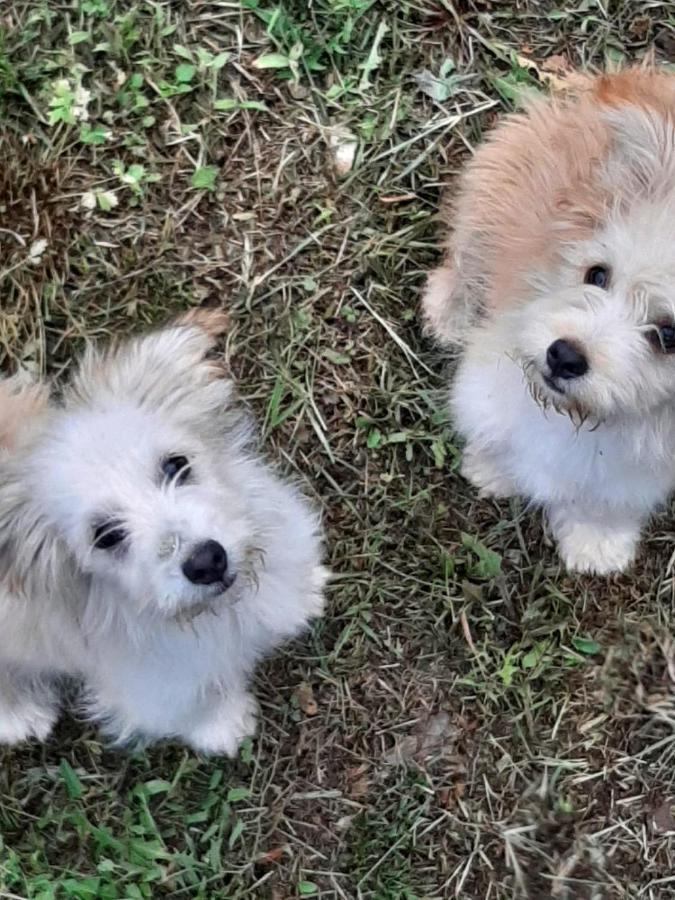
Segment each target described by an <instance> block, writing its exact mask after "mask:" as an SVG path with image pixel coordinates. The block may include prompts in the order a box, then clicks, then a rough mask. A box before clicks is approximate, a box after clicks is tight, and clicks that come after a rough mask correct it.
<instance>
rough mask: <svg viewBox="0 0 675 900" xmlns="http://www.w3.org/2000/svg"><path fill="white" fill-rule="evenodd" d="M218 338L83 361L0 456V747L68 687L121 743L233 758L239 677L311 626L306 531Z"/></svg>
mask: <svg viewBox="0 0 675 900" xmlns="http://www.w3.org/2000/svg"><path fill="white" fill-rule="evenodd" d="M221 326H222V316H221V314H220V313H217V312H207V311H203V312H201V313H198V314H196V315H193V316H188V317H186V318H185V319H184V320H182V321H180V322H179V323H177V324H175V325H174V326H172V327H168V328H164V329H162V330H159V331H157V332H155V333H151V334H148V335H145V336H142V337H139V338H136V339H134V340H131V341H128V342H127V343H124V344H122V345H121V346H120V347H119V348H117V349H113V350H109V351H107V352H103V353H99V352H95V351H90V352H89V353H88V354H87V355H86V356H85V358H84V360H83V361H82V363H81V364H80V366H79V369H78V371H77V372H76V374H75V376H74V379H73V381H72V384H71V385H70V387H69V388H68V389H67V390H66V393H65V395H64V397H63V400H62V402H61V404H59V406H58V407H55V408H53V409H51V410H50V412H49V413H48V415H46V416H45V417H44V419H43V421H42V422H41V424H40V427H39V428H38V429H37V430H36V432H35V434H34V435H32V436H31V438H30V440H28V441H27V442H25V443H24V445H23V446H22V447H21V451H20V452H16V453H12V454H7V456H6V458H4V459H3V460H1V461H0V564H1V566H2V570H1V571H0V578H1V581H0V741H4V742H9V743H13V742H16V741H19V740H22V739H24V738H27V737H31V736H34V737H38V738H44V737H46V736H47V734H48V733H49V731H50V729H51V727H52V725H53V723H54V721H55V718H56V716H57V696H56V694H55V691H54V681H55V679H56V678H58V676H59V675H60V674H72V675H75V676H79V677H81V678H82V679H83V680H84V683H85V687H86V691H87V699H88V703H87V709H88V711H89V713H90V714H91V715H92V717H94V718H96V719H98V720H100V721H102V722H103V724H104V726H105V728H106V729H107V731H108V732H109V733H110V734H111V735H112V736H113V737H114V738H116V739H117V740H120V741H128V740H135V739H137V738H141V739H158V738H176V739H179V740H182V741H185V742H186V743H188V744H190V745H191V746H192V747H194V748H196V749H197V750H200V751H203V752H205V753H225V754H230V755H231V754H234V753H236V751H237V747H238V746H239V744H240V742H241V740H242V739H243V738H244V737H246V736H247V735H250V734H252V733H253V731H254V723H255V710H256V704H255V701H254V699H253V697H252V695H251V693H250V691H249V686H248V685H249V680H250V676H251V673H252V671H253V668H254V666H255V664H256V663H257V662H258V661H259V660H260V659H261V658H262V657H263V656H265V655H266V654H268V653H269V652H270V651H272V650H273V649H274V648H276V647H277V646H278V645H279V644H280V643H281V642H282V641H284V640H286V639H288V638H291V637H293V636H294V635H297V634H298V633H300V632H301V631H303V630H304V629H305V628H306V627H307V624H308V622H309V620H310V619H311V618H312V617H314V616H317V615H319V614H320V613H321V609H322V605H323V596H322V594H323V586H324V582H325V579H326V571H325V569H324V568H323V567H322V566H321V552H322V551H321V536H320V531H319V523H318V519H317V517H316V515H315V514H314V512H313V511H312V510H311V509H310V508H309V506H308V504H307V502H306V501H305V500H304V499H303V498H302V497H301V495H300V494H299V493H298V492H297V491H296V490H295V489H294V488H293V487H291V486H290V485H289V484H288V483H286V482H284V481H282V480H281V479H280V478H279V477H278V476H277V475H275V474H274V473H273V471H272V470H271V468H270V467H269V466H268V465H266V464H265V463H264V462H263V461H262V460H261V459H260V457H259V456H258V455H257V454H256V453H255V452H254V450H253V449H252V446H251V441H250V430H249V427H248V424H247V422H246V421H245V419H244V417H243V416H242V414H241V412H240V411H239V409H238V407H237V405H236V403H235V401H234V396H233V386H232V382H231V381H230V380H229V379H228V378H226V377H225V374H224V372H223V370H222V367H221V366H220V365H219V363H218V362H217V361H215V360H213V359H211V358H210V352H211V350H212V349H213V346H214V333H215V332H216V331H218V330H219V329H220V327H221Z"/></svg>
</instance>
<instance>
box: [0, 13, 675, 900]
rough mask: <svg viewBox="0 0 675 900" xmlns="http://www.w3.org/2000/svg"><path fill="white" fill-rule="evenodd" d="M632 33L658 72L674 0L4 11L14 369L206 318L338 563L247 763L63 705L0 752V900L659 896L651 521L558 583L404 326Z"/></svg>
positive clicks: (529, 526) (660, 580)
mask: <svg viewBox="0 0 675 900" xmlns="http://www.w3.org/2000/svg"><path fill="white" fill-rule="evenodd" d="M608 9H609V10H610V12H609V13H608ZM646 53H654V54H655V56H656V59H657V60H667V59H669V58H670V59H673V58H675V11H674V9H673V5H672V3H669V2H662V3H659V2H649V3H640V4H638V3H630V2H621V0H616V2H612V3H605V2H602V0H578V2H571V3H567V4H562V5H560V6H559V5H558V4H554V3H548V2H530V3H527V2H520V3H505V2H492V3H490V2H480V0H475V2H472V0H456V2H449V0H416V2H413V0H391V2H371V0H314V2H306V0H305V2H303V0H295V2H277V3H275V0H245V2H243V3H242V4H240V3H236V2H228V0H213V2H208V0H203V2H200V0H193V2H182V3H181V2H162V0H158V2H144V0H136V2H131V0H73V2H62V3H59V2H52V0H50V2H47V0H25V2H22V0H5V2H4V3H3V4H2V6H1V7H0V129H1V130H0V149H1V151H2V156H1V159H0V282H1V283H0V291H1V297H2V300H1V303H2V316H1V318H0V355H1V356H2V362H3V366H4V368H5V369H6V370H7V371H12V370H14V369H16V367H17V366H18V365H23V366H25V367H28V368H33V369H35V370H37V371H48V372H50V373H53V374H62V373H63V370H65V369H66V368H67V366H68V364H69V361H70V359H71V358H72V355H73V354H74V353H76V352H77V351H79V350H80V348H81V347H82V346H83V343H84V341H85V340H86V339H87V338H95V339H103V340H105V339H108V338H109V337H110V336H112V335H114V334H120V333H126V332H132V331H136V330H139V329H142V328H143V327H144V326H145V325H146V324H149V323H154V322H161V321H164V320H165V319H166V318H167V317H168V316H170V315H171V313H172V312H174V311H178V310H182V309H185V308H187V307H189V306H191V305H194V304H197V303H200V302H211V303H224V304H225V305H226V306H228V307H229V308H230V309H231V311H232V321H233V325H232V331H231V333H230V335H229V337H228V341H227V353H228V355H229V359H230V362H231V366H232V368H233V370H234V372H235V373H236V375H237V377H238V378H239V380H240V383H241V386H242V391H243V393H244V395H245V397H246V398H247V401H248V402H249V404H250V405H251V407H252V408H253V409H254V410H255V412H256V413H257V415H258V417H259V421H260V423H261V426H262V437H263V441H264V443H265V446H266V447H267V448H268V451H269V453H270V455H271V456H272V457H274V458H276V459H277V460H278V461H279V463H280V465H281V466H282V467H283V468H284V469H285V470H286V471H287V472H289V473H293V474H295V475H296V476H299V477H300V478H302V479H304V481H305V484H306V486H307V490H308V492H309V493H310V494H312V495H313V496H314V497H315V498H316V500H317V502H318V503H320V504H321V505H322V507H323V509H324V516H325V522H326V527H327V530H328V539H329V547H330V557H331V561H332V566H333V568H334V570H335V573H336V577H335V580H334V582H333V586H332V588H331V591H330V603H329V613H328V615H327V617H326V619H325V621H323V622H322V623H320V624H319V625H317V627H316V628H315V630H314V632H313V634H312V635H311V636H309V637H307V639H305V640H303V641H300V642H298V643H296V644H295V645H294V646H292V647H290V648H288V650H287V651H286V652H285V653H284V654H282V655H281V656H280V657H279V658H277V659H275V660H274V661H272V662H270V663H269V664H268V665H267V666H266V667H265V668H264V669H263V670H262V671H261V673H260V677H259V680H258V685H257V690H258V694H259V696H260V698H261V701H262V706H263V710H264V720H263V722H262V726H261V733H260V736H259V737H258V738H257V739H256V740H255V741H254V742H253V744H252V745H251V746H248V747H245V748H244V750H243V752H242V756H241V760H240V761H238V762H237V763H235V764H229V763H227V762H223V761H220V760H217V761H205V760H200V759H197V758H195V756H194V755H192V754H191V753H187V752H185V751H184V750H183V749H181V748H179V747H165V748H160V749H156V750H153V751H152V752H148V753H146V754H140V755H136V756H125V755H123V754H119V753H116V752H113V751H111V750H109V749H106V748H105V747H104V746H102V745H101V743H100V742H99V740H98V738H97V735H96V733H95V732H94V731H93V730H91V729H88V728H87V727H86V726H83V725H82V724H81V723H78V722H76V721H74V720H73V719H67V718H66V719H64V721H63V722H62V724H61V725H60V726H59V728H58V731H57V733H56V735H55V736H54V738H53V739H52V740H51V741H50V742H49V744H48V745H47V746H45V747H39V746H35V747H23V748H21V749H19V750H16V751H14V752H6V751H5V752H3V753H2V754H1V760H2V762H1V766H0V896H1V897H30V898H44V900H46V898H65V897H76V898H94V897H101V898H134V897H152V898H155V897H186V898H236V897H244V896H251V897H262V898H265V897H269V898H274V900H283V898H291V897H298V896H314V895H316V896H321V897H325V898H338V897H341V898H352V897H363V898H374V900H394V898H408V900H411V898H422V897H424V898H441V897H461V898H469V900H483V898H485V900H488V898H489V900H501V898H511V897H518V896H529V897H532V898H536V900H544V898H549V897H551V898H581V900H584V898H589V900H590V898H624V900H635V898H638V897H646V898H651V900H655V898H667V897H671V896H673V892H674V891H675V883H674V882H673V878H674V877H675V876H673V875H672V874H671V873H672V871H673V861H674V860H673V856H674V854H673V840H672V837H671V835H672V834H673V833H675V818H674V817H673V814H672V812H671V801H673V800H674V798H675V784H674V783H673V780H674V779H673V774H672V769H673V757H674V756H675V648H674V647H673V644H672V639H671V637H670V634H671V626H672V619H673V600H674V597H673V576H672V573H671V570H670V567H669V561H670V556H671V553H672V548H673V525H672V519H671V518H669V517H668V516H664V517H663V518H662V519H661V520H660V521H658V522H656V523H655V525H654V527H653V529H652V530H651V531H650V533H649V535H648V537H647V539H646V541H645V543H644V551H643V554H642V556H641V558H640V560H639V565H638V567H637V570H636V573H635V574H634V575H633V576H631V577H625V578H619V579H616V580H614V581H606V580H600V579H598V580H593V579H589V578H573V577H569V576H565V575H564V574H562V573H561V571H560V569H559V567H558V562H557V559H556V557H555V555H554V554H553V553H552V550H551V547H550V544H549V543H547V542H546V540H545V538H544V535H543V533H542V528H541V520H540V517H539V515H538V514H536V513H532V512H530V511H527V510H524V509H523V508H522V507H521V506H520V505H519V504H518V503H516V502H513V503H511V504H509V503H502V504H496V503H492V502H483V501H481V502H479V501H477V500H476V497H475V495H474V494H473V492H472V491H471V490H470V489H469V488H468V487H467V485H466V484H465V483H463V482H462V480H461V479H460V478H459V476H458V475H457V473H456V469H457V465H458V461H459V449H458V448H457V447H456V446H455V444H454V443H453V439H452V435H451V433H450V431H449V430H448V428H447V426H446V425H445V424H444V423H443V418H442V416H440V415H438V413H437V410H438V409H440V408H441V405H442V401H441V397H440V391H441V388H442V385H443V377H442V375H443V369H444V362H443V360H442V359H441V357H440V356H439V355H438V354H437V353H435V352H434V351H433V349H432V348H431V347H430V346H429V345H428V344H427V343H425V342H424V340H423V339H422V338H421V337H420V328H419V319H418V292H419V287H420V284H421V282H422V279H423V273H424V271H425V270H426V269H427V268H428V267H429V266H430V265H431V264H432V263H433V262H434V260H435V258H436V250H435V247H436V242H435V239H436V233H437V228H436V222H435V215H436V212H437V209H438V203H439V196H440V188H441V183H442V182H443V181H444V180H445V179H447V178H448V177H451V176H453V175H454V174H455V173H456V172H457V170H458V167H459V166H460V164H461V162H462V160H463V159H464V158H465V157H466V155H467V153H468V152H469V149H470V147H471V146H472V145H473V144H475V143H476V142H477V141H478V140H480V137H481V134H482V133H483V131H484V129H485V128H486V127H487V126H488V125H489V124H490V122H491V121H492V120H493V118H494V117H495V116H496V115H497V114H499V113H500V112H502V111H503V110H504V109H505V108H508V107H509V105H510V103H511V101H512V99H513V97H514V95H515V94H516V93H517V92H518V91H519V90H520V89H521V88H522V87H523V85H529V86H530V87H532V88H533V89H545V88H546V87H548V86H550V85H551V84H553V85H554V84H555V81H556V79H557V78H559V77H560V76H561V75H563V74H564V72H565V70H566V69H567V68H568V66H569V65H570V64H572V65H586V66H601V65H604V64H609V65H615V64H617V63H620V62H621V61H622V60H623V59H626V58H628V59H633V58H641V57H643V56H644V55H645V54H646ZM85 111H86V113H88V119H86V120H85V119H84V118H83V116H84V114H85ZM351 140H353V141H355V142H356V143H357V147H356V148H355V149H356V155H355V157H354V159H353V160H350V158H349V156H350V154H349V149H350V148H349V142H350V141H351ZM345 143H346V144H347V147H345V146H344V144H345ZM336 144H337V145H340V144H341V145H342V148H341V149H340V150H339V155H340V156H341V157H342V158H343V168H344V169H345V170H347V171H346V172H345V173H343V174H342V175H340V174H339V173H338V172H337V171H336V166H335V149H336Z"/></svg>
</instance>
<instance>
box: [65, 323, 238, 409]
mask: <svg viewBox="0 0 675 900" xmlns="http://www.w3.org/2000/svg"><path fill="white" fill-rule="evenodd" d="M226 326H227V317H226V316H225V314H224V312H223V311H222V310H216V309H196V310H192V311H191V312H189V313H186V314H184V315H183V316H181V317H179V318H178V319H176V320H175V321H174V322H172V323H170V324H169V325H167V326H165V327H163V328H159V329H157V330H155V331H150V332H148V333H146V334H144V335H140V336H139V337H134V338H131V339H129V340H127V341H125V342H122V343H120V344H118V345H117V346H115V347H113V348H111V349H108V350H105V351H102V352H101V351H97V350H95V349H92V348H90V349H89V350H88V351H87V352H86V353H85V355H84V357H83V359H82V361H81V363H80V365H79V367H78V369H77V371H76V373H75V375H74V377H73V380H72V382H71V387H70V390H69V392H68V393H67V394H66V402H67V403H68V402H70V403H75V404H77V403H86V404H89V405H91V404H92V403H104V404H105V403H106V402H109V401H111V400H115V401H123V400H127V401H128V402H132V403H135V404H137V405H139V406H142V407H145V408H148V409H152V410H154V411H156V412H159V413H161V412H162V411H166V412H169V411H172V412H173V411H174V410H175V409H176V408H180V407H181V406H186V407H187V405H188V404H189V402H190V398H192V397H194V394H195V392H196V391H201V389H202V388H205V387H207V386H208V385H210V384H211V383H212V382H213V381H214V380H219V381H221V384H220V386H219V388H218V390H217V391H216V390H215V389H214V391H213V393H214V394H215V393H218V394H219V397H218V403H219V404H220V405H221V406H222V404H223V403H225V402H227V400H228V398H229V394H230V392H231V386H230V384H229V382H228V381H227V380H226V379H225V376H226V372H225V369H224V365H223V362H222V360H220V359H218V358H214V356H213V351H214V349H215V347H216V344H217V338H218V336H219V335H220V334H222V333H223V331H224V330H225V329H226Z"/></svg>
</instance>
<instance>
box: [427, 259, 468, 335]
mask: <svg viewBox="0 0 675 900" xmlns="http://www.w3.org/2000/svg"><path fill="white" fill-rule="evenodd" d="M478 291H479V284H478V276H477V273H476V276H475V277H474V278H471V277H470V274H469V272H468V271H467V266H465V265H464V264H463V261H462V259H461V257H457V255H455V258H454V259H452V256H451V253H450V252H449V253H448V258H447V259H446V260H445V262H444V263H443V265H441V266H439V267H438V268H437V269H434V270H433V272H431V274H430V275H429V277H428V279H427V283H426V287H425V289H424V295H423V297H422V312H423V317H424V328H425V331H426V332H427V333H428V334H430V335H432V336H433V337H434V338H436V340H437V341H438V342H439V343H440V344H443V345H445V346H449V347H452V346H454V345H459V344H460V343H461V342H462V339H463V337H464V335H465V333H466V331H467V329H468V328H469V326H470V324H471V322H472V321H473V319H474V318H475V313H476V311H477V308H478V306H479V302H478Z"/></svg>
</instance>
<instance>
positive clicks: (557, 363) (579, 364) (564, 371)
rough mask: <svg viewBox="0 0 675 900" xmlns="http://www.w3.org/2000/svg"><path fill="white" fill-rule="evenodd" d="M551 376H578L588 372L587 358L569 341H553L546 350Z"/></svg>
mask: <svg viewBox="0 0 675 900" xmlns="http://www.w3.org/2000/svg"><path fill="white" fill-rule="evenodd" d="M546 362H547V363H548V367H549V369H550V370H551V377H552V378H580V377H581V376H582V375H585V374H586V372H588V360H587V359H586V357H585V356H584V354H583V353H582V352H581V351H580V350H579V349H578V348H577V347H575V346H574V344H573V343H571V341H565V340H563V339H559V340H557V341H553V343H552V344H551V346H550V347H549V348H548V350H547V351H546Z"/></svg>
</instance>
